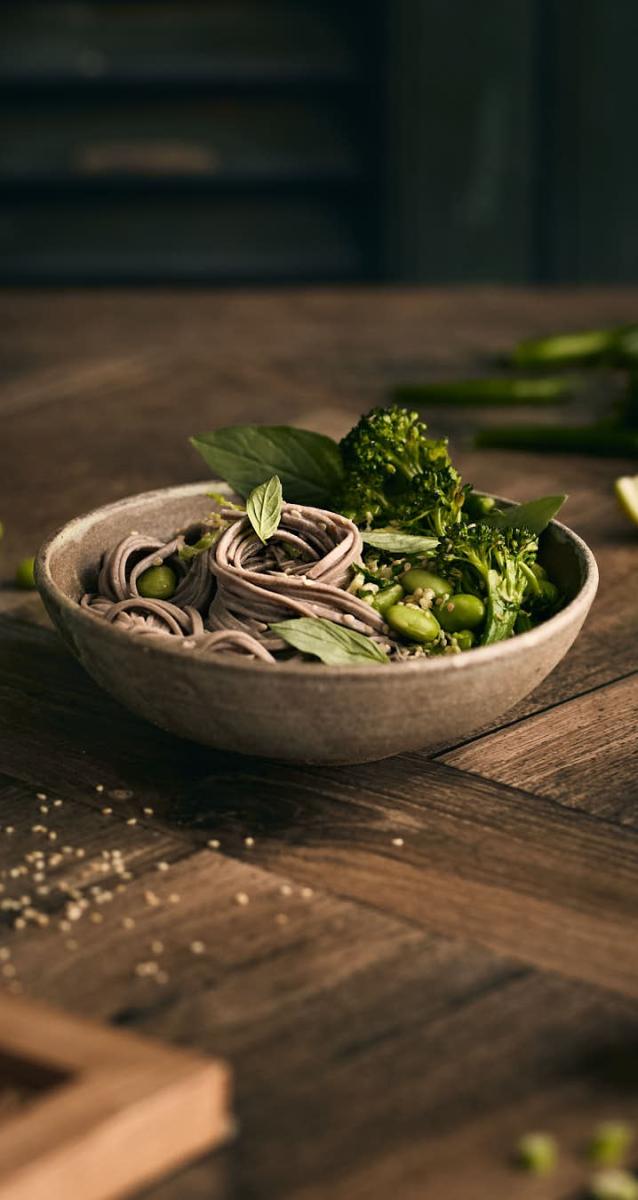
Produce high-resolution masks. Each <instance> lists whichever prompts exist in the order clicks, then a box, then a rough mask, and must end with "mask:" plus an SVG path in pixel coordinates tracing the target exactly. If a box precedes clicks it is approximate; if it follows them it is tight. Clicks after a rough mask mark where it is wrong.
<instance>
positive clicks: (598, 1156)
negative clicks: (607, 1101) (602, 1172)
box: [587, 1121, 634, 1167]
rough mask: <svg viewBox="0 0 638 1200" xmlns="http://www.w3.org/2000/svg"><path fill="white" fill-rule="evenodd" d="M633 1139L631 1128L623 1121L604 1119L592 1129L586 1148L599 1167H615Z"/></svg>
mask: <svg viewBox="0 0 638 1200" xmlns="http://www.w3.org/2000/svg"><path fill="white" fill-rule="evenodd" d="M633 1139H634V1133H633V1129H632V1128H631V1126H630V1125H627V1124H625V1122H624V1121H604V1122H603V1123H602V1125H599V1126H598V1128H597V1129H596V1130H594V1134H593V1137H592V1139H591V1141H590V1143H589V1146H588V1148H587V1153H588V1156H589V1158H590V1160H591V1161H592V1162H593V1163H596V1165H597V1166H600V1167H615V1166H617V1164H618V1163H619V1162H620V1161H621V1160H622V1159H623V1158H624V1156H625V1154H626V1153H627V1151H628V1149H629V1147H630V1145H631V1143H632V1142H633Z"/></svg>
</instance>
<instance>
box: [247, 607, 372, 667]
mask: <svg viewBox="0 0 638 1200" xmlns="http://www.w3.org/2000/svg"><path fill="white" fill-rule="evenodd" d="M270 628H271V629H272V631H273V633H276V634H277V637H280V638H283V640H284V641H285V642H287V643H288V645H289V646H294V648H295V650H301V652H302V654H312V655H314V657H315V658H319V659H321V661H322V663H327V665H328V666H329V667H350V666H357V665H363V664H365V663H368V664H370V663H387V662H388V656H387V654H386V653H385V651H384V650H382V649H381V647H380V646H378V645H377V643H376V642H373V641H372V640H371V639H370V638H367V637H365V636H364V635H363V634H362V633H357V632H356V631H355V630H354V629H346V628H345V627H344V626H343V625H337V624H336V623H335V622H334V621H328V620H326V618H325V617H297V618H295V619H293V620H292V621H278V622H277V624H276V625H271V626H270Z"/></svg>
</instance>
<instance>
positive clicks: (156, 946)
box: [151, 941, 164, 954]
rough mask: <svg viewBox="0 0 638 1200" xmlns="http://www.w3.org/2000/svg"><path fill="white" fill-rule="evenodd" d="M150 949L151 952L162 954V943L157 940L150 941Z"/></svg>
mask: <svg viewBox="0 0 638 1200" xmlns="http://www.w3.org/2000/svg"><path fill="white" fill-rule="evenodd" d="M151 950H152V951H153V954H163V953H164V943H163V942H158V941H155V942H151Z"/></svg>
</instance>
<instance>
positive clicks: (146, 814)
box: [142, 808, 154, 817]
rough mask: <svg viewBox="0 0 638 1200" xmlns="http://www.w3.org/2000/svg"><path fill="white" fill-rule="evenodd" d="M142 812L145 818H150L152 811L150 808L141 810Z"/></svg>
mask: <svg viewBox="0 0 638 1200" xmlns="http://www.w3.org/2000/svg"><path fill="white" fill-rule="evenodd" d="M142 812H143V813H144V816H145V817H152V816H153V812H154V810H153V809H152V808H143V809H142Z"/></svg>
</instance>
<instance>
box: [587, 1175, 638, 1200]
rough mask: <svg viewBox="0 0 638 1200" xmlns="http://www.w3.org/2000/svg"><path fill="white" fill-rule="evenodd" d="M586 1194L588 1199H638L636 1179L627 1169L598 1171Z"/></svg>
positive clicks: (637, 1182) (637, 1181)
mask: <svg viewBox="0 0 638 1200" xmlns="http://www.w3.org/2000/svg"><path fill="white" fill-rule="evenodd" d="M587 1194H588V1196H589V1198H590V1200H638V1180H637V1179H636V1178H635V1176H634V1175H630V1173H629V1171H620V1170H617V1169H614V1168H610V1169H609V1170H608V1171H599V1172H598V1174H597V1175H594V1177H593V1179H592V1180H591V1181H590V1184H589V1191H588V1193H587Z"/></svg>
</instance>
